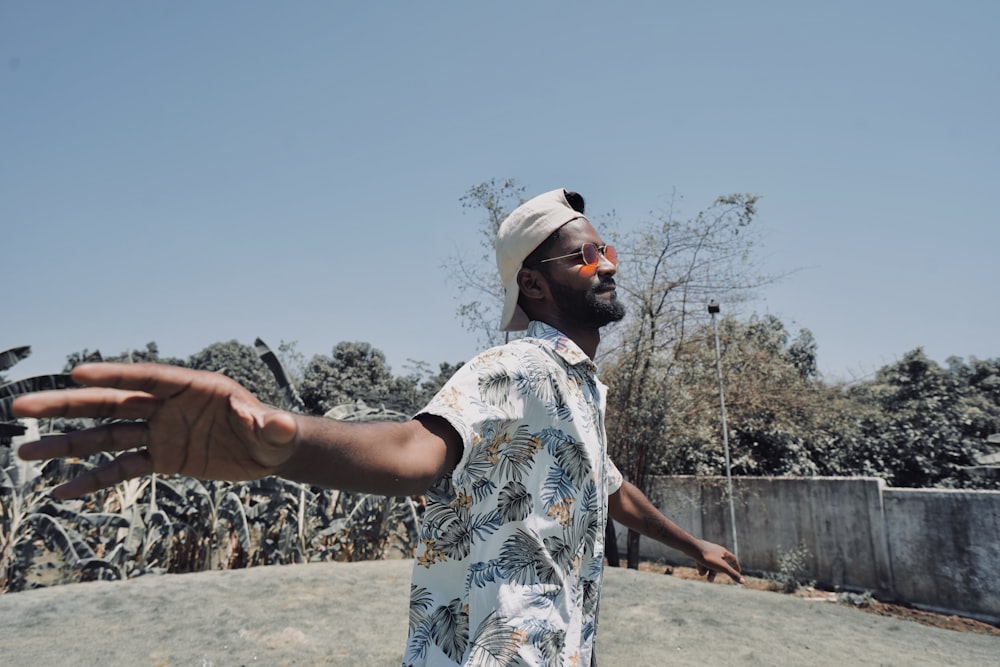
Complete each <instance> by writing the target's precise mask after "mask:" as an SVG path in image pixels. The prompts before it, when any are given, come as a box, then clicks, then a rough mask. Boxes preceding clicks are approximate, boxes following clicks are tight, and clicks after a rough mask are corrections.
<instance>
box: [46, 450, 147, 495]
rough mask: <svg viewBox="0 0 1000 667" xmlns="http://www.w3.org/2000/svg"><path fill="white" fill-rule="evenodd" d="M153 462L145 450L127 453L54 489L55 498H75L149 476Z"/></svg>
mask: <svg viewBox="0 0 1000 667" xmlns="http://www.w3.org/2000/svg"><path fill="white" fill-rule="evenodd" d="M152 473H153V461H152V459H150V457H149V453H148V452H147V451H146V450H142V451H138V452H127V453H125V454H122V455H121V456H119V457H117V458H116V459H115V460H113V461H109V462H107V463H105V464H104V465H102V466H99V467H97V468H94V469H93V470H88V471H87V472H85V473H82V474H81V475H79V476H78V477H74V478H73V479H71V480H70V481H68V482H66V483H65V484H63V485H61V486H58V487H56V489H55V491H54V493H55V495H56V497H57V498H62V499H64V500H65V499H67V498H76V497H78V496H82V495H85V494H87V493H93V492H94V491H97V490H99V489H104V488H107V487H109V486H114V485H115V484H118V483H119V482H124V481H125V480H127V479H132V478H134V477H141V476H142V475H151V474H152Z"/></svg>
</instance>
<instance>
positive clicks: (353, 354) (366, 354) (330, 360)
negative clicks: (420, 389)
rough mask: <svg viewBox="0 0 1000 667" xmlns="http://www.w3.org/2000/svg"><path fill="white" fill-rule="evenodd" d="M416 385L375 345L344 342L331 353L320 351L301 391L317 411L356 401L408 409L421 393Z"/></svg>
mask: <svg viewBox="0 0 1000 667" xmlns="http://www.w3.org/2000/svg"><path fill="white" fill-rule="evenodd" d="M415 385H416V381H415V380H414V379H413V378H401V379H397V378H395V377H394V376H393V374H392V370H391V369H390V368H389V364H388V363H387V362H386V359H385V355H384V354H383V353H382V352H381V350H378V349H376V348H374V347H372V346H371V344H369V343H362V342H354V343H349V342H341V343H337V345H336V346H335V347H334V348H333V354H332V355H331V356H326V355H319V354H318V355H316V356H314V357H313V358H312V359H311V360H310V361H309V363H308V364H307V365H306V368H305V373H304V375H303V378H302V387H301V389H300V392H299V393H300V394H301V395H302V400H303V401H304V402H305V404H306V409H307V410H309V411H310V412H312V413H314V414H325V413H326V412H328V411H329V410H330V409H331V408H333V407H334V406H337V405H343V404H346V403H354V402H356V401H364V402H365V403H367V404H369V405H371V406H379V405H384V406H385V407H387V408H390V409H392V410H397V411H399V412H408V411H409V410H410V409H411V408H412V404H413V402H414V397H415V395H416V393H417V389H416V386H415Z"/></svg>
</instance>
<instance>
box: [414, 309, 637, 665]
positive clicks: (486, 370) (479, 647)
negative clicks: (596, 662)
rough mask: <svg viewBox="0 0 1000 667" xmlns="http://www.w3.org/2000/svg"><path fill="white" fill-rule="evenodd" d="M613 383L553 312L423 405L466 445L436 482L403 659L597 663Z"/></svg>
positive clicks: (611, 470)
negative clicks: (551, 321) (609, 385)
mask: <svg viewBox="0 0 1000 667" xmlns="http://www.w3.org/2000/svg"><path fill="white" fill-rule="evenodd" d="M605 395H606V387H605V386H604V385H603V384H601V382H600V381H599V380H598V379H597V374H596V368H595V366H594V364H593V362H592V361H591V360H590V358H589V357H587V355H586V354H584V352H583V351H582V350H581V349H580V348H579V347H578V346H577V345H576V344H575V343H574V342H573V341H571V340H570V339H568V338H567V337H566V336H564V335H563V334H561V333H560V332H559V331H557V330H555V329H554V328H552V327H550V326H548V325H546V324H543V323H541V322H532V323H531V324H530V325H529V328H528V333H527V336H526V337H525V338H522V339H519V340H516V341H513V342H511V343H508V344H507V345H504V346H501V347H497V348H493V349H491V350H487V351H486V352H483V353H482V354H480V355H479V356H477V357H476V358H475V359H473V360H472V361H470V362H469V363H467V364H465V365H464V366H463V367H462V368H460V369H459V371H458V372H457V373H456V374H455V376H454V377H452V378H451V380H449V381H448V383H447V384H446V385H445V386H444V387H443V388H442V389H441V391H440V392H439V393H438V394H437V396H435V397H434V399H432V400H431V402H430V404H429V405H428V406H427V407H426V408H425V409H424V410H423V411H422V414H433V415H438V416H441V417H443V418H444V419H446V420H447V421H448V422H449V423H450V424H451V425H452V426H453V427H454V428H455V430H456V431H457V432H458V433H459V434H460V435H461V437H462V440H463V442H464V445H465V449H464V452H463V454H462V458H461V461H459V463H458V465H457V466H456V467H455V470H454V471H453V472H452V473H451V475H447V476H445V477H443V478H441V479H439V480H438V481H437V482H436V483H435V484H434V486H433V487H432V488H431V489H430V491H428V496H427V508H426V512H425V514H424V521H423V524H422V528H421V541H422V544H421V545H420V546H419V547H418V549H417V558H416V562H415V563H414V568H413V580H412V583H411V586H410V623H409V638H408V640H407V646H406V652H405V654H404V657H403V663H404V665H414V666H417V665H421V666H427V665H435V666H437V665H475V666H480V665H482V666H485V665H489V666H491V667H501V666H506V665H531V666H536V665H537V666H553V667H554V666H557V665H558V666H560V667H564V666H565V667H570V666H572V667H586V666H587V665H590V664H592V660H593V652H594V637H595V633H596V629H597V608H598V601H599V598H600V590H601V576H602V572H603V563H604V528H605V522H606V520H607V511H608V494H609V493H613V492H615V491H617V490H618V488H619V487H620V486H621V484H622V477H621V474H620V473H619V472H618V469H617V468H616V467H615V466H614V464H613V463H612V462H611V461H610V459H609V458H608V455H607V447H606V436H605V431H604V409H605Z"/></svg>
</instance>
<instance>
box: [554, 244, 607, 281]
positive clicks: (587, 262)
mask: <svg viewBox="0 0 1000 667" xmlns="http://www.w3.org/2000/svg"><path fill="white" fill-rule="evenodd" d="M577 255H580V256H581V257H583V268H582V269H580V272H581V273H584V274H585V275H590V276H592V275H594V274H595V273H597V265H598V264H599V263H600V261H601V255H604V258H605V259H606V260H608V261H609V262H611V263H612V264H613V265H614V266H616V267H617V266H618V251H617V250H615V247H614V246H613V245H600V246H599V245H597V244H594V243H584V244H583V246H581V247H580V249H579V250H577V251H575V252H571V253H570V254H568V255H560V256H558V257H549V258H548V259H543V260H539V261H538V263H539V264H544V263H545V262H554V261H556V260H557V259H566V258H567V257H576V256H577Z"/></svg>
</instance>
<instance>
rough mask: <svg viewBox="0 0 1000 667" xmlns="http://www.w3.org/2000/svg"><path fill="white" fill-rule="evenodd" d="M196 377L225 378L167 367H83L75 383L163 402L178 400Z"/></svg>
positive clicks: (131, 365)
mask: <svg viewBox="0 0 1000 667" xmlns="http://www.w3.org/2000/svg"><path fill="white" fill-rule="evenodd" d="M193 374H198V375H204V376H207V377H217V378H218V379H221V378H223V377H224V376H221V375H218V374H216V373H208V372H206V371H192V370H191V369H190V368H181V367H179V366H168V365H165V364H109V363H100V364H81V365H79V366H77V367H76V368H74V369H73V372H72V376H73V381H74V382H76V383H78V384H82V385H86V386H88V387H109V388H113V389H126V390H130V391H141V392H145V393H147V394H152V395H153V396H158V397H160V398H170V397H171V396H176V395H177V394H179V393H181V392H182V391H184V390H185V389H187V388H188V387H190V386H191V381H192V377H193Z"/></svg>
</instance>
